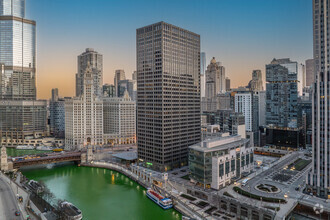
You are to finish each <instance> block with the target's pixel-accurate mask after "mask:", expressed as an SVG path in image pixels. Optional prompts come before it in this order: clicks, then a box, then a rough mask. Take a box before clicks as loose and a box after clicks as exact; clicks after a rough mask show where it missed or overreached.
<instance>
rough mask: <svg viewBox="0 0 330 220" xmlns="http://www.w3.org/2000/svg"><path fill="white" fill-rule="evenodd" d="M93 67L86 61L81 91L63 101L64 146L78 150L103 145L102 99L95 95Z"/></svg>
mask: <svg viewBox="0 0 330 220" xmlns="http://www.w3.org/2000/svg"><path fill="white" fill-rule="evenodd" d="M94 73H95V72H94V68H93V67H92V66H91V65H90V64H89V62H88V63H87V67H86V68H85V71H84V73H83V74H82V75H81V78H82V86H83V88H84V89H83V91H82V93H81V94H80V95H79V96H78V97H75V98H73V99H70V100H66V101H65V148H66V150H80V149H83V148H85V147H87V146H89V145H90V146H101V145H103V101H102V99H101V97H100V96H97V95H95V93H94V92H95V88H94V85H95V83H94V79H95V77H94V76H95V75H94Z"/></svg>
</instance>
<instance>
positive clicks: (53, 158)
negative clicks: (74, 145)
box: [11, 152, 82, 169]
mask: <svg viewBox="0 0 330 220" xmlns="http://www.w3.org/2000/svg"><path fill="white" fill-rule="evenodd" d="M81 154H82V153H81V152H63V153H48V154H42V155H40V156H39V155H34V156H29V157H25V158H24V157H14V158H12V159H11V160H12V163H13V168H14V169H19V168H21V167H24V166H32V165H39V164H51V163H60V162H72V161H73V162H80V161H81Z"/></svg>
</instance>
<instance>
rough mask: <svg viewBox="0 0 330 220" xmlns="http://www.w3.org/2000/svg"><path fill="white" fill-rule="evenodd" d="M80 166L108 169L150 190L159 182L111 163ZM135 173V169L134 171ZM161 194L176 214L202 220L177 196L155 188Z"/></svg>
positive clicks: (158, 178)
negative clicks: (169, 198)
mask: <svg viewBox="0 0 330 220" xmlns="http://www.w3.org/2000/svg"><path fill="white" fill-rule="evenodd" d="M80 165H81V166H85V167H95V168H104V169H110V170H114V171H117V172H119V173H121V174H123V175H125V176H127V177H128V178H130V179H131V180H133V181H135V182H136V183H138V184H139V185H141V186H143V187H144V188H146V189H147V188H150V187H152V185H153V181H157V182H159V181H160V177H159V176H158V177H157V178H155V179H153V178H152V175H151V174H150V178H149V177H146V176H143V175H137V174H136V173H134V172H133V171H131V170H129V168H127V167H124V166H121V165H119V164H113V163H107V162H96V161H93V163H81V164H80ZM135 171H136V169H135ZM157 188H158V189H159V190H160V191H161V192H162V193H163V194H168V195H170V196H171V198H172V201H173V207H174V209H176V210H177V211H178V212H180V213H181V214H182V215H184V216H189V217H190V218H193V219H197V220H201V219H204V218H203V217H202V216H201V215H200V214H199V213H197V212H195V211H194V210H193V209H191V208H190V207H189V206H186V205H185V204H184V203H183V202H182V201H180V199H179V198H178V197H177V196H174V195H173V194H172V193H171V192H168V191H166V190H164V189H163V188H160V187H159V186H158V187H157Z"/></svg>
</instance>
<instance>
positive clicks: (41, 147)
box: [36, 146, 53, 151]
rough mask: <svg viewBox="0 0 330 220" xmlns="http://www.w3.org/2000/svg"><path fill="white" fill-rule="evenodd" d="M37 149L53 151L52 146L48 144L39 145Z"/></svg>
mask: <svg viewBox="0 0 330 220" xmlns="http://www.w3.org/2000/svg"><path fill="white" fill-rule="evenodd" d="M36 149H37V150H42V151H51V150H53V149H52V148H51V147H48V146H38V147H37V148H36Z"/></svg>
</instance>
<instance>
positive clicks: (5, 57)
mask: <svg viewBox="0 0 330 220" xmlns="http://www.w3.org/2000/svg"><path fill="white" fill-rule="evenodd" d="M35 73H36V22H35V21H32V20H27V19H25V0H0V82H1V84H0V99H6V100H35V99H36V83H35Z"/></svg>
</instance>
